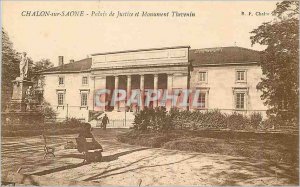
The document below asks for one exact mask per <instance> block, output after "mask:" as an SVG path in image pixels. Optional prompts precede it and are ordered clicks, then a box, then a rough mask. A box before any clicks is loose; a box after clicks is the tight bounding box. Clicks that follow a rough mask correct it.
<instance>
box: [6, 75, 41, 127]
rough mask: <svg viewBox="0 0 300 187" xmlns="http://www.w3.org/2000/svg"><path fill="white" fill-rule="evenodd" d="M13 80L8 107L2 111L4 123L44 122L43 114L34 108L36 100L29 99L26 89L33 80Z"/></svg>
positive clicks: (27, 123) (26, 123)
mask: <svg viewBox="0 0 300 187" xmlns="http://www.w3.org/2000/svg"><path fill="white" fill-rule="evenodd" d="M12 82H13V94H12V98H11V101H10V102H9V105H8V108H7V110H6V111H5V112H1V117H2V120H3V125H32V124H42V123H43V119H44V118H43V114H42V113H41V112H39V111H37V110H34V107H32V105H33V104H34V101H31V100H30V99H27V98H26V97H27V96H26V90H27V89H28V87H29V86H32V85H33V82H31V81H28V80H22V79H20V78H17V79H16V80H14V81H12Z"/></svg>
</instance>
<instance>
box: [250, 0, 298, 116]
mask: <svg viewBox="0 0 300 187" xmlns="http://www.w3.org/2000/svg"><path fill="white" fill-rule="evenodd" d="M276 6H277V7H276V9H275V10H274V11H273V12H272V14H273V15H274V16H275V19H274V20H272V21H270V22H266V23H263V24H262V25H260V26H259V27H258V28H256V29H254V30H253V31H252V32H251V34H253V36H251V38H250V39H251V42H252V45H254V44H261V45H265V46H266V49H265V50H264V51H263V52H262V59H261V67H262V71H263V75H264V77H263V78H262V79H261V82H259V84H258V85H257V89H259V90H261V91H262V95H261V98H262V99H263V100H265V104H267V105H268V106H269V110H268V111H267V113H268V115H275V116H276V117H281V118H282V119H285V120H288V119H291V120H294V121H296V122H297V121H298V111H299V109H298V96H299V90H298V88H299V87H298V62H299V56H298V55H299V46H298V44H299V31H298V27H299V25H298V23H299V19H298V16H299V2H298V1H283V2H280V3H277V4H276Z"/></svg>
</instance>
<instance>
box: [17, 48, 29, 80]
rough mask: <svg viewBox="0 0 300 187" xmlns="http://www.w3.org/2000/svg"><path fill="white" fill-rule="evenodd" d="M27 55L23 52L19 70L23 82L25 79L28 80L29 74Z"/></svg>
mask: <svg viewBox="0 0 300 187" xmlns="http://www.w3.org/2000/svg"><path fill="white" fill-rule="evenodd" d="M26 55H27V53H26V52H23V54H22V56H21V61H20V65H19V68H20V78H21V80H23V79H24V78H25V79H26V78H27V75H28V74H27V73H28V64H29V62H28V58H27V56H26Z"/></svg>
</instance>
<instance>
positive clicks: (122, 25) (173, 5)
mask: <svg viewBox="0 0 300 187" xmlns="http://www.w3.org/2000/svg"><path fill="white" fill-rule="evenodd" d="M275 7H276V1H187V2H179V1H165V2H159V1H154V2H150V1H143V2H138V1H118V2H117V1H84V2H83V1H43V2H41V1H2V26H3V27H4V29H5V31H7V33H8V35H9V37H10V40H11V41H12V42H13V44H14V48H15V49H16V50H17V51H19V52H23V51H26V52H27V54H28V56H29V57H31V58H32V59H33V60H34V61H38V60H40V59H42V58H45V59H50V60H51V61H52V62H53V63H54V64H55V65H57V64H58V56H64V59H65V63H68V62H69V60H70V59H74V60H80V59H83V58H86V57H87V56H88V55H90V54H93V53H102V52H110V51H122V50H134V49H147V48H159V47H172V46H190V47H191V48H192V49H198V48H210V47H226V46H235V45H236V46H239V47H245V48H250V49H255V50H262V49H264V46H259V45H254V46H251V41H250V36H251V34H250V32H251V31H252V30H253V29H255V28H257V27H258V26H259V25H261V24H262V23H263V22H267V21H271V20H272V19H273V17H272V16H271V15H265V16H263V15H260V16H258V15H256V12H260V13H264V12H265V13H271V12H272V10H274V9H275ZM73 10H75V11H84V12H85V13H87V14H89V15H85V16H83V17H37V16H22V12H23V11H31V12H34V11H52V12H58V11H65V12H67V11H73ZM92 11H95V12H98V11H101V12H104V11H105V12H110V11H113V12H115V13H117V12H118V11H120V12H133V13H134V12H141V11H147V12H172V11H178V12H187V13H189V12H193V13H195V17H186V18H182V17H160V18H157V17H122V18H120V17H119V18H116V17H99V16H90V14H91V12H92ZM242 12H244V13H245V15H242ZM249 12H251V13H252V16H249V15H248V14H249Z"/></svg>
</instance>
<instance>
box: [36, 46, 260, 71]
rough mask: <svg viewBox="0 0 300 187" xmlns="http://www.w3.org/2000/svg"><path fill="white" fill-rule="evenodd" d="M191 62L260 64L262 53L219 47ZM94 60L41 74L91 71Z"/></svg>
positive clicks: (192, 54) (197, 53)
mask: <svg viewBox="0 0 300 187" xmlns="http://www.w3.org/2000/svg"><path fill="white" fill-rule="evenodd" d="M189 60H190V62H192V64H193V66H199V65H222V64H230V63H239V64H242V63H249V62H259V61H260V52H259V51H255V50H252V49H246V48H242V47H219V48H205V49H191V50H189ZM91 66H92V58H86V59H82V60H79V61H76V62H73V63H68V64H64V65H63V66H57V67H53V68H49V69H46V70H44V71H43V72H41V73H56V72H57V73H59V72H82V71H89V70H90V69H91Z"/></svg>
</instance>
